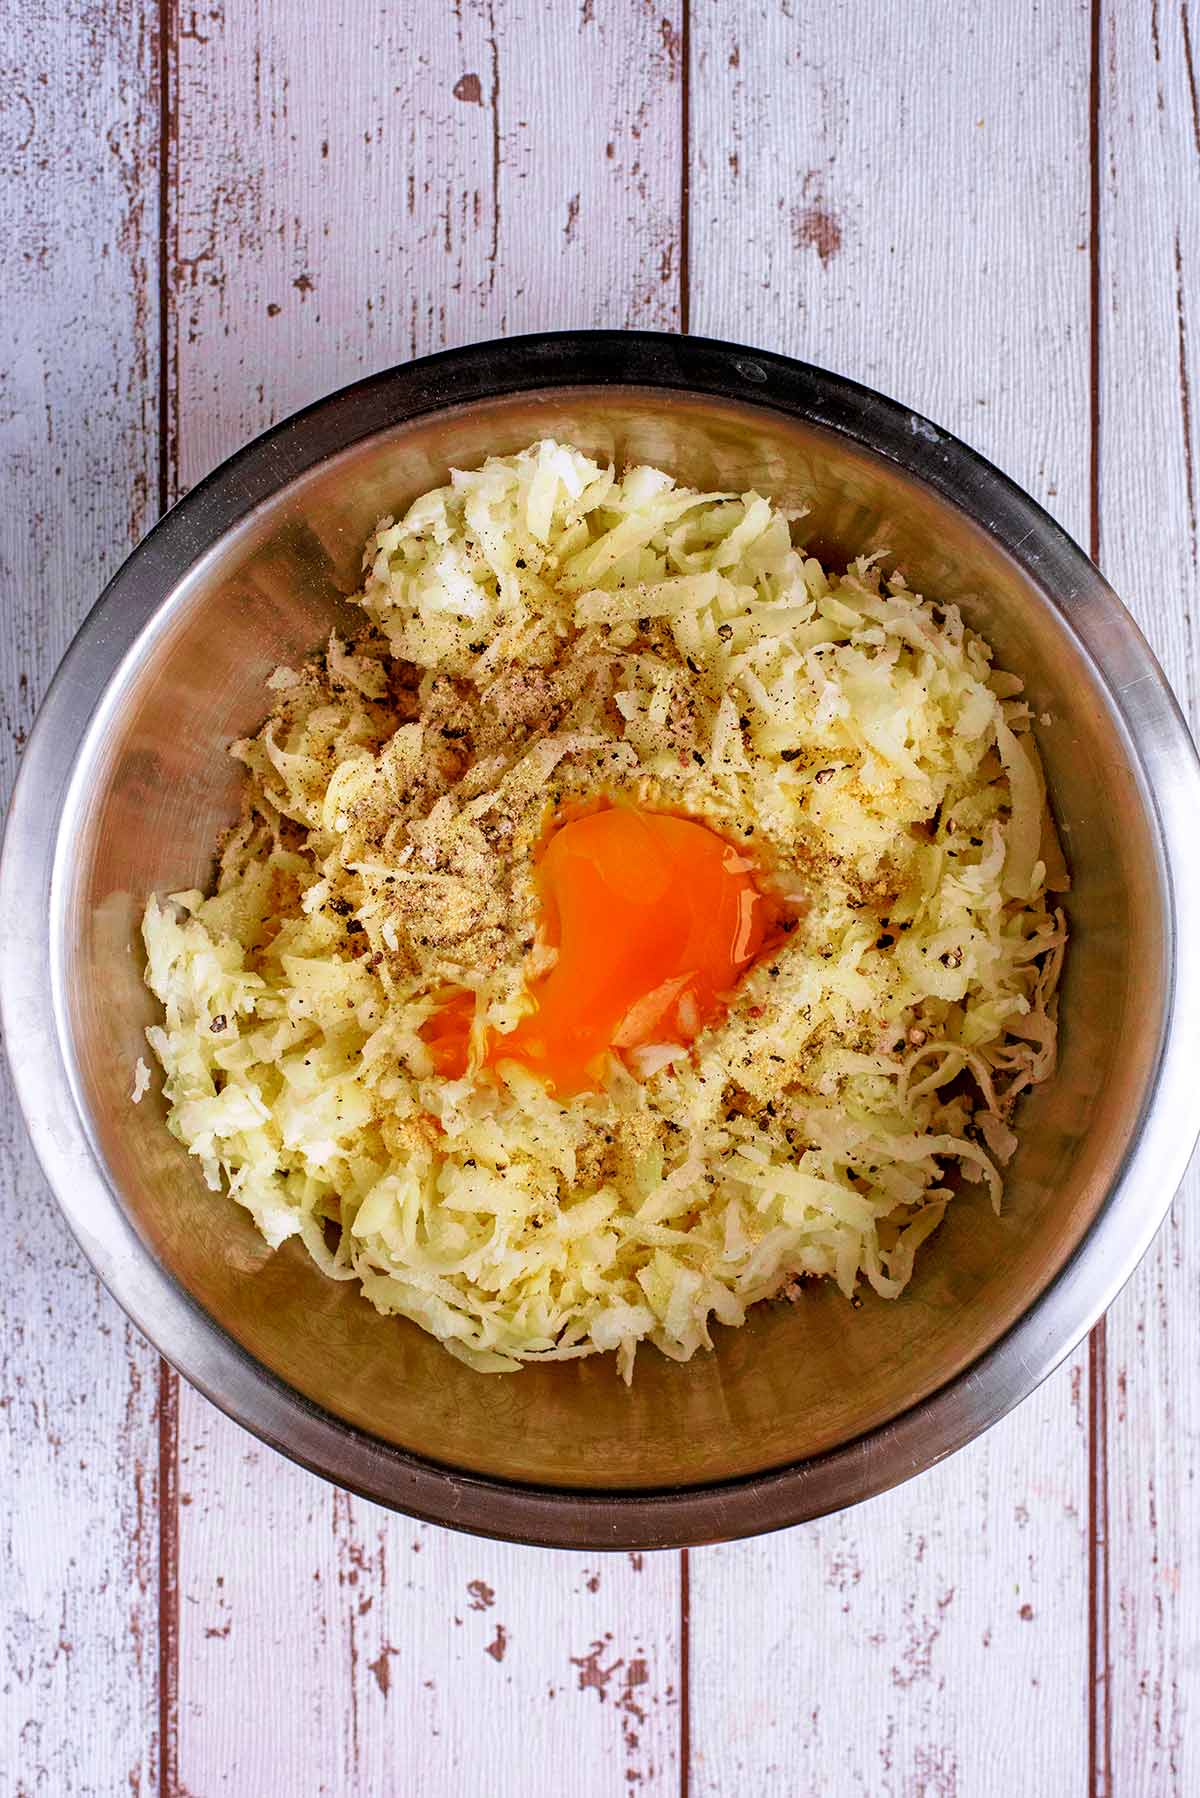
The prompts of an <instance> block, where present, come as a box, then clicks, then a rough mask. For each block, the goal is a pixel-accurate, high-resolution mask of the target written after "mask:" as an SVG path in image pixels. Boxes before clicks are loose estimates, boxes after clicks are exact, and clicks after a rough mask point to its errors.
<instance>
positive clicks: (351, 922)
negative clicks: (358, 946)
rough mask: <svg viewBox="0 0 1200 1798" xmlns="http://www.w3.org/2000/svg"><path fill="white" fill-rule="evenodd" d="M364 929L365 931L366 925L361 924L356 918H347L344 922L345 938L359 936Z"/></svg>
mask: <svg viewBox="0 0 1200 1798" xmlns="http://www.w3.org/2000/svg"><path fill="white" fill-rule="evenodd" d="M365 929H366V925H365V924H363V923H362V922H361V921H360V920H359V919H358V918H347V920H346V935H347V936H361V935H362V933H363V931H364V930H365Z"/></svg>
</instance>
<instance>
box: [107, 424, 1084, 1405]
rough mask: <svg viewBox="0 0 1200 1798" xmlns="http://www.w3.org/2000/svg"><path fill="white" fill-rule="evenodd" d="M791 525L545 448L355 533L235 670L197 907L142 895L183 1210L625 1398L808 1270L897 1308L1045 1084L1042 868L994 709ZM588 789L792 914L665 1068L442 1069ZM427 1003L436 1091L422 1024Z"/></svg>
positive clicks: (527, 916)
mask: <svg viewBox="0 0 1200 1798" xmlns="http://www.w3.org/2000/svg"><path fill="white" fill-rule="evenodd" d="M799 529H800V526H799V524H798V522H797V521H796V520H795V518H794V517H788V516H785V515H784V514H783V513H782V512H781V511H780V510H779V509H778V508H776V507H774V506H773V505H772V504H771V503H770V502H769V501H768V500H767V499H766V498H764V497H762V496H760V495H758V494H755V493H747V494H741V495H735V494H712V493H709V494H704V493H697V492H694V491H692V490H690V489H686V488H681V487H679V486H678V485H677V484H676V483H675V482H674V481H673V480H672V478H671V477H670V476H669V475H668V474H665V473H663V472H662V471H661V470H658V469H653V468H644V467H641V468H631V469H629V470H627V471H626V472H625V473H624V474H623V475H622V476H621V477H620V478H618V477H617V475H616V473H615V472H614V470H613V469H611V468H603V467H600V466H599V465H598V464H596V463H595V462H593V461H592V460H590V459H589V458H588V457H586V456H584V455H582V454H581V453H580V452H579V451H577V450H575V449H571V448H569V447H567V446H565V445H562V444H558V443H554V442H541V443H537V444H534V445H532V446H531V447H530V448H528V449H526V450H524V451H522V452H521V453H520V454H519V455H515V456H509V457H504V458H495V459H492V460H490V461H488V462H487V463H486V464H485V465H484V466H483V467H482V468H481V469H478V470H474V471H469V472H460V471H455V472H454V473H453V474H452V475H451V478H450V481H449V483H448V485H447V486H445V487H442V488H439V489H437V490H436V491H434V492H431V493H427V494H425V495H423V496H422V497H421V498H420V499H418V500H417V501H416V502H415V504H414V505H412V506H411V507H410V508H409V510H408V512H407V513H406V514H405V516H404V517H403V518H402V519H400V520H399V521H395V522H394V521H392V520H390V519H385V520H384V521H383V522H382V523H381V524H380V526H379V527H378V529H377V531H376V532H375V534H374V536H373V537H372V538H371V540H370V542H369V544H368V545H367V550H366V556H365V562H364V568H365V580H364V586H363V590H362V592H361V593H360V594H359V596H358V603H359V604H360V605H361V607H362V609H363V612H364V614H365V619H366V627H365V629H364V631H363V633H362V635H361V637H360V638H359V639H358V640H357V641H356V642H355V643H353V644H345V643H342V642H339V641H338V640H337V639H336V638H331V639H330V642H329V645H328V647H327V650H326V652H325V653H324V655H323V656H321V657H319V658H316V659H314V660H313V661H312V662H310V663H309V664H307V665H306V666H305V667H304V668H302V669H300V670H298V671H297V670H290V669H287V670H278V671H277V672H276V674H275V676H273V677H272V679H271V681H270V682H269V683H268V685H269V687H270V689H271V697H272V700H273V702H274V709H273V710H272V712H271V714H270V716H269V718H268V720H267V722H266V723H265V724H264V726H263V728H262V730H261V731H260V732H259V733H258V734H257V735H256V736H255V737H253V738H251V739H248V740H247V741H244V742H241V743H238V744H236V745H235V746H234V754H235V755H236V756H237V757H238V758H239V759H240V760H241V761H242V762H243V763H244V765H245V768H246V770H247V779H246V797H245V805H244V809H243V815H242V818H241V821H240V823H239V824H238V826H237V827H236V828H235V829H234V830H233V831H232V832H231V833H230V835H229V837H228V839H227V841H226V842H225V844H224V847H223V851H222V854H221V859H220V872H219V878H218V880H217V884H216V891H215V892H214V893H211V894H209V895H205V894H203V893H200V892H188V893H176V894H173V895H172V896H171V900H170V902H169V903H167V904H160V903H159V902H158V900H156V899H153V898H152V899H151V900H150V902H149V904H148V906H147V908H146V914H145V922H144V935H145V942H146V949H147V956H148V965H147V970H146V979H147V982H148V984H149V985H150V987H151V988H152V989H153V991H154V992H155V994H156V995H157V996H158V998H159V1000H160V1001H161V1002H162V1005H163V1007H164V1012H165V1017H164V1022H163V1023H162V1024H161V1025H156V1026H154V1027H153V1028H152V1029H151V1030H150V1031H148V1033H147V1034H148V1037H149V1040H150V1043H151V1046H152V1047H153V1049H154V1052H155V1054H156V1055H157V1057H158V1059H159V1061H160V1062H161V1064H162V1066H163V1068H164V1070H165V1072H166V1083H165V1092H166V1097H167V1100H168V1102H169V1107H170V1112H169V1123H170V1128H171V1129H172V1130H173V1132H174V1133H175V1135H176V1136H177V1137H178V1138H179V1139H180V1140H181V1141H182V1142H183V1143H185V1144H186V1146H187V1147H188V1149H189V1150H190V1151H191V1152H192V1154H194V1155H195V1156H197V1158H198V1159H199V1161H200V1163H201V1166H202V1168H203V1170H204V1174H205V1177H206V1179H207V1180H208V1182H209V1184H210V1185H211V1186H212V1187H214V1188H217V1189H219V1188H220V1187H221V1186H222V1185H224V1186H226V1187H227V1188H228V1190H229V1191H230V1193H231V1194H232V1195H233V1197H234V1198H236V1199H237V1200H238V1201H239V1203H241V1204H242V1205H244V1206H245V1207H246V1208H247V1209H248V1210H249V1211H250V1213H251V1215H252V1216H253V1218H254V1220H255V1222H256V1224H257V1226H258V1228H259V1229H260V1230H261V1232H262V1234H263V1235H264V1236H265V1238H266V1239H267V1241H268V1242H269V1243H271V1244H272V1245H277V1244H279V1243H281V1242H283V1241H284V1240H285V1239H286V1238H288V1237H290V1236H292V1235H296V1234H299V1235H300V1236H301V1237H302V1239H303V1242H304V1244H305V1246H306V1248H307V1249H308V1251H309V1253H310V1254H311V1255H312V1257H313V1259H314V1260H315V1261H316V1262H317V1263H318V1265H319V1266H320V1267H321V1268H322V1269H323V1270H324V1271H325V1272H326V1273H327V1274H328V1275H330V1276H331V1277H333V1278H336V1279H345V1280H353V1281H357V1282H359V1283H360V1285H361V1287H362V1290H363V1292H364V1293H365V1294H366V1296H367V1297H368V1298H369V1299H370V1300H371V1301H372V1303H373V1304H374V1305H375V1306H376V1307H377V1308H378V1309H379V1310H380V1311H381V1312H385V1313H400V1314H402V1315H404V1316H407V1317H409V1318H412V1319H414V1320H415V1321H416V1322H417V1323H418V1324H420V1325H421V1326H422V1327H424V1328H425V1329H427V1330H430V1331H431V1332H432V1333H433V1334H434V1335H435V1336H437V1337H439V1338H440V1339H441V1340H442V1342H444V1344H445V1345H446V1347H447V1348H448V1349H450V1350H451V1352H453V1353H454V1354H456V1355H458V1356H459V1357H460V1358H462V1359H464V1360H466V1361H468V1362H469V1363H470V1364H471V1365H472V1366H474V1367H477V1368H480V1369H482V1370H486V1371H501V1370H510V1369H515V1368H517V1367H519V1366H520V1365H521V1363H522V1362H523V1361H528V1360H539V1359H550V1360H562V1359H566V1358H570V1357H575V1356H581V1355H590V1354H594V1353H596V1352H598V1351H599V1352H606V1351H616V1355H617V1363H618V1366H619V1368H620V1371H621V1372H622V1373H623V1375H624V1376H625V1377H626V1378H629V1377H630V1375H631V1372H632V1367H633V1361H634V1355H635V1352H636V1349H637V1345H638V1344H639V1343H640V1342H643V1341H649V1342H652V1343H653V1344H654V1345H655V1346H656V1347H657V1348H659V1349H660V1350H661V1351H662V1352H663V1353H664V1354H667V1355H669V1356H672V1357H673V1358H675V1359H678V1360H686V1359H688V1358H689V1357H690V1356H691V1355H692V1354H693V1353H694V1352H695V1351H696V1349H697V1348H699V1347H701V1346H704V1347H710V1346H711V1337H710V1321H711V1320H712V1319H714V1318H715V1319H716V1320H717V1321H719V1322H721V1323H725V1324H729V1325H736V1324H740V1323H741V1322H742V1321H743V1320H744V1318H745V1315H746V1309H747V1307H748V1306H750V1305H752V1304H754V1303H756V1302H758V1301H759V1300H763V1299H767V1298H771V1297H773V1296H778V1295H781V1294H784V1295H788V1296H794V1295H795V1293H796V1290H797V1286H796V1282H797V1281H798V1280H799V1279H801V1278H803V1277H805V1276H819V1277H830V1278H833V1279H835V1280H836V1281H837V1283H838V1285H839V1286H840V1287H841V1289H842V1291H843V1292H844V1293H845V1294H846V1295H847V1297H850V1296H852V1295H853V1293H854V1291H855V1288H856V1286H857V1284H858V1283H859V1282H860V1281H861V1280H864V1279H865V1280H866V1281H867V1282H869V1284H870V1285H871V1286H872V1287H873V1288H874V1289H875V1291H877V1292H878V1293H880V1294H882V1295H883V1296H885V1297H889V1298H890V1297H895V1296H896V1295H898V1294H899V1293H900V1291H901V1290H902V1289H903V1287H904V1285H905V1284H906V1282H907V1281H908V1279H909V1277H910V1275H911V1272H912V1268H913V1260H914V1256H915V1254H916V1251H917V1249H918V1248H919V1246H920V1245H921V1243H922V1242H924V1240H925V1239H926V1238H927V1237H928V1236H929V1235H930V1234H931V1232H932V1231H933V1230H934V1229H936V1227H937V1225H938V1223H939V1222H940V1221H941V1218H942V1215H943V1213H944V1210H945V1207H946V1205H947V1203H948V1202H949V1200H950V1197H951V1188H950V1187H949V1186H948V1185H947V1184H946V1170H947V1167H948V1166H949V1165H954V1164H957V1165H958V1166H959V1167H960V1168H961V1169H962V1170H963V1171H964V1172H965V1173H966V1175H967V1176H968V1178H970V1179H982V1180H983V1181H985V1182H986V1183H987V1185H988V1187H989V1188H990V1190H991V1193H992V1198H993V1202H994V1203H995V1204H996V1205H997V1206H998V1205H999V1202H1000V1195H1001V1176H1000V1173H999V1168H1000V1167H1001V1166H1002V1165H1003V1163H1004V1162H1005V1161H1006V1160H1007V1159H1008V1158H1009V1156H1010V1155H1011V1153H1012V1151H1013V1149H1014V1147H1015V1144H1016V1137H1015V1135H1014V1133H1013V1130H1012V1128H1011V1122H1010V1120H1011V1117H1012V1112H1013V1106H1014V1103H1015V1101H1016V1100H1017V1098H1018V1097H1019V1095H1020V1094H1021V1093H1022V1092H1023V1091H1025V1090H1027V1089H1028V1088H1029V1087H1030V1086H1032V1085H1033V1084H1035V1083H1036V1082H1038V1081H1040V1080H1044V1079H1045V1078H1046V1077H1047V1076H1048V1075H1049V1074H1050V1072H1051V1071H1052V1068H1053V1065H1054V1055H1055V1041H1056V1022H1055V1008H1056V999H1055V991H1056V986H1057V981H1058V976H1059V970H1060V967H1061V962H1062V956H1063V950H1064V944H1065V937H1066V932H1065V926H1064V921H1063V917H1062V914H1061V912H1060V911H1057V910H1054V909H1052V907H1051V905H1050V902H1049V900H1048V898H1047V885H1048V877H1047V867H1048V866H1049V868H1050V870H1051V873H1050V882H1049V883H1050V884H1051V885H1054V886H1059V887H1061V886H1065V884H1066V879H1065V871H1064V869H1063V865H1062V858H1061V853H1060V852H1059V850H1058V847H1057V843H1056V840H1055V838H1054V834H1053V827H1052V825H1051V824H1050V822H1049V814H1048V811H1047V809H1046V804H1045V787H1044V781H1043V777H1042V772H1041V767H1040V763H1039V761H1038V757H1037V752H1036V749H1035V747H1034V744H1033V739H1032V737H1031V736H1030V734H1029V715H1028V708H1027V707H1026V705H1025V703H1024V702H1023V700H1022V699H1021V698H1020V691H1021V688H1020V683H1019V681H1017V680H1016V679H1015V678H1014V677H1013V676H1011V675H1009V674H1002V673H997V672H994V671H993V669H992V666H991V654H990V651H989V649H988V647H987V645H986V644H985V643H983V642H982V641H981V640H980V639H979V638H978V637H977V636H975V635H973V634H972V633H971V632H970V631H969V630H968V629H967V628H966V627H965V626H964V624H963V621H962V618H961V616H960V614H959V611H958V610H957V608H956V607H955V606H954V605H948V604H947V605H935V604H933V603H932V602H930V601H928V600H925V599H922V598H920V597H919V596H917V595H915V594H913V593H911V592H909V591H908V590H907V588H906V586H905V583H904V581H903V578H902V576H901V575H900V574H899V573H896V572H893V573H892V574H891V575H890V576H885V575H884V574H883V573H882V571H881V568H880V566H879V562H878V560H877V559H862V560H859V561H857V562H855V563H853V564H852V565H851V566H850V567H849V568H848V569H847V570H846V572H845V573H844V574H840V575H839V574H835V573H830V572H827V571H826V570H824V569H823V568H822V567H821V566H820V565H819V564H818V563H817V562H816V561H815V560H814V559H813V558H812V557H806V556H805V555H804V553H803V550H802V548H799V547H797V545H796V542H795V541H794V538H795V537H796V536H797V534H798V532H799ZM596 794H605V795H608V796H610V797H612V798H614V799H617V800H621V799H629V800H633V801H636V803H638V804H640V805H644V806H658V807H663V808H669V809H672V810H675V811H679V812H683V813H686V814H687V815H689V816H691V817H693V818H696V819H699V820H701V821H703V822H705V823H707V824H709V825H711V826H712V827H713V828H714V829H717V830H719V831H721V832H722V833H723V834H724V835H726V836H728V837H730V838H732V839H734V840H736V841H739V842H742V843H744V844H745V845H746V849H747V852H748V853H749V854H750V855H751V856H752V857H753V858H754V860H755V862H756V865H757V867H758V869H759V871H760V875H761V879H762V881H763V883H764V884H765V885H766V886H768V887H770V888H773V889H774V890H775V891H776V892H777V893H778V894H780V895H785V896H787V898H788V899H789V901H790V903H791V905H792V908H793V917H794V919H795V927H794V928H793V929H792V931H791V933H790V935H788V937H787V938H786V940H785V941H784V942H783V943H782V944H780V945H779V946H778V948H777V949H776V950H775V951H774V952H772V953H771V954H769V955H767V956H765V957H764V958H762V959H760V961H759V962H758V963H757V964H756V965H755V966H754V967H753V968H752V969H751V970H750V972H749V973H747V974H746V975H745V976H744V977H743V979H742V980H741V982H740V983H739V985H738V988H737V990H736V992H735V993H734V994H733V995H732V998H731V1001H730V1004H729V1008H728V1013H727V1015H726V1016H725V1017H724V1018H723V1019H722V1020H721V1021H720V1022H718V1023H717V1024H715V1025H714V1026H713V1027H711V1028H709V1029H707V1030H705V1031H704V1032H702V1033H701V1035H700V1036H699V1037H698V1038H697V1040H696V1042H695V1043H694V1044H693V1045H691V1047H690V1049H684V1048H683V1047H682V1046H680V1045H678V1044H670V1043H664V1044H653V1045H649V1046H647V1047H643V1048H641V1049H636V1050H631V1051H630V1052H629V1054H628V1056H627V1057H626V1058H625V1059H621V1058H620V1057H618V1056H616V1055H614V1056H613V1057H612V1059H611V1062H610V1068H609V1076H608V1079H607V1083H606V1085H605V1088H604V1090H603V1091H601V1092H596V1093H585V1094H582V1095H580V1096H578V1097H573V1098H571V1099H569V1100H566V1101H563V1102H560V1101H559V1100H558V1099H557V1098H555V1097H554V1096H553V1095H552V1094H550V1093H549V1092H548V1091H547V1090H546V1089H545V1087H544V1086H543V1085H541V1084H540V1083H539V1082H538V1081H537V1080H536V1079H535V1078H534V1077H533V1076H532V1075H531V1074H530V1073H529V1072H528V1071H527V1070H525V1069H523V1068H521V1067H520V1066H519V1065H518V1064H517V1063H515V1062H511V1061H510V1062H507V1063H505V1062H503V1061H501V1062H500V1064H499V1067H498V1069H497V1071H496V1073H495V1075H494V1076H493V1077H479V1078H476V1077H475V1076H476V1074H477V1073H479V1071H480V1069H481V1064H482V1057H483V1053H484V1047H485V1043H486V1042H487V1041H488V1040H489V1039H494V1036H495V1034H496V1033H504V1032H506V1031H508V1030H511V1029H512V1028H513V1027H514V1025H515V1024H516V1023H517V1021H518V1020H519V1019H520V1018H521V1017H522V1016H523V1015H524V1014H525V1013H526V1012H527V1011H528V1009H529V1008H530V1003H531V1002H530V1000H529V998H528V985H529V982H530V981H531V980H532V979H533V978H534V977H535V976H536V975H537V974H538V973H539V972H541V971H544V969H545V967H546V966H547V965H548V961H549V959H551V958H552V955H553V951H552V949H550V948H549V947H548V946H547V944H545V943H544V942H543V941H542V940H541V939H540V937H539V935H538V907H537V895H536V891H535V887H534V882H533V857H534V853H535V850H536V848H537V846H538V844H539V842H540V841H541V839H542V837H543V835H544V832H545V829H546V825H547V821H548V818H549V817H550V816H551V815H552V813H553V812H554V811H555V810H556V809H557V808H560V807H562V806H564V805H567V804H569V803H570V802H572V801H574V800H579V799H586V798H588V797H589V796H595V795H596ZM462 988H467V989H468V990H469V991H470V992H472V993H473V994H474V998H475V1022H474V1026H473V1032H472V1057H473V1059H472V1066H471V1069H470V1070H469V1072H468V1074H467V1076H466V1077H465V1078H463V1079H459V1080H449V1079H445V1078H442V1077H440V1076H439V1075H437V1074H436V1073H435V1072H434V1068H433V1063H432V1058H431V1055H430V1051H429V1049H428V1048H427V1046H426V1044H425V1043H424V1041H423V1040H422V1036H421V1030H422V1026H423V1025H425V1024H426V1023H427V1022H428V1020H429V1019H430V1018H431V1017H432V1016H433V1015H434V1014H435V1012H436V1011H437V1010H438V1009H439V1007H440V1006H441V1005H442V1003H444V1001H445V999H446V997H447V995H448V994H449V993H451V992H453V991H457V990H461V989H462ZM139 1084H140V1082H139ZM139 1096H140V1095H139ZM330 1226H333V1227H332V1228H331V1227H330Z"/></svg>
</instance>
